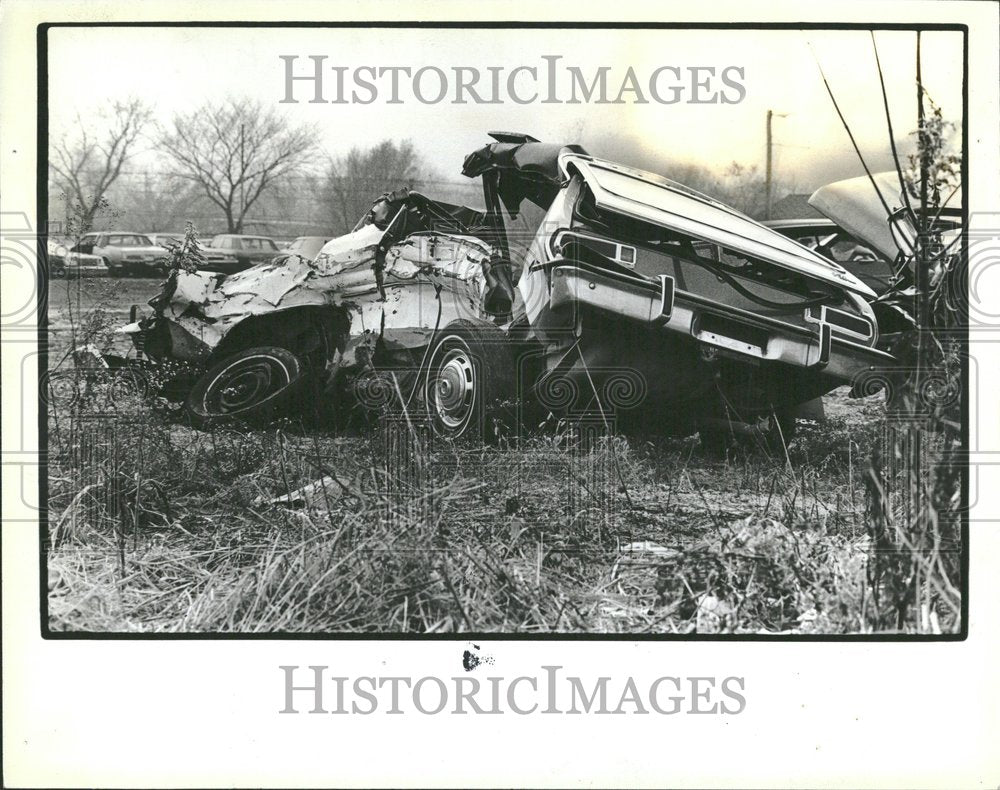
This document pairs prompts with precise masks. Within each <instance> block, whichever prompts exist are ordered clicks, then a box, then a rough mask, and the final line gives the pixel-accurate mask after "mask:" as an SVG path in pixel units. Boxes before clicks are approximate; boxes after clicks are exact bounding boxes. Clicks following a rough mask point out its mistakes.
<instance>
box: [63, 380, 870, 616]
mask: <svg viewBox="0 0 1000 790" xmlns="http://www.w3.org/2000/svg"><path fill="white" fill-rule="evenodd" d="M111 386H112V385H111V384H109V382H106V381H105V382H95V383H93V384H92V385H91V386H90V388H89V390H90V391H89V393H88V394H87V395H86V397H85V398H83V399H80V398H79V397H78V398H77V400H76V402H75V404H72V405H71V404H69V403H66V402H63V403H60V402H59V401H58V399H56V400H55V401H54V402H53V404H52V409H51V414H52V417H51V420H50V446H51V450H52V456H51V459H52V460H51V463H50V512H51V519H50V529H49V535H50V542H51V546H50V549H49V563H48V566H49V626H50V628H52V629H53V630H60V631H61V630H69V631H97V632H154V631H166V632H178V631H184V632H187V631H191V632H274V631H283V632H304V631H309V632H331V633H342V632H381V633H385V632H393V633H444V632H459V631H461V632H470V631H475V632H507V633H511V632H521V633H526V632H527V633H554V632H597V633H604V632H614V633H690V632H695V631H696V632H709V633H715V632H720V631H721V632H785V633H787V632H793V633H816V632H819V633H843V632H860V631H865V630H866V629H868V628H869V623H868V622H867V620H866V612H865V601H864V595H865V592H864V586H865V558H866V556H867V537H866V530H865V526H864V507H865V503H864V493H863V481H862V470H863V469H864V465H865V462H866V458H867V442H869V441H870V437H871V436H872V435H873V427H875V425H876V424H877V420H878V416H877V412H878V406H877V404H867V405H866V408H867V409H868V410H869V411H872V412H874V416H873V417H871V418H870V419H868V420H866V421H863V422H857V421H855V422H848V421H846V420H844V419H842V418H836V417H835V418H833V420H832V421H831V423H830V424H829V425H825V426H823V427H822V428H809V427H806V428H805V429H804V430H803V435H802V438H800V439H796V440H795V441H794V442H793V443H792V444H791V446H790V447H789V448H788V453H787V455H785V454H783V456H782V457H781V458H772V457H769V456H767V455H766V454H763V453H759V452H758V453H748V454H745V455H742V456H740V457H737V458H731V459H729V460H727V461H718V460H713V459H711V458H708V457H706V456H705V455H704V454H703V453H702V452H701V450H700V448H699V447H698V445H697V442H696V441H695V440H694V439H693V438H692V439H687V440H666V439H664V440H654V441H642V440H639V439H637V438H634V437H631V438H623V437H617V438H615V439H613V440H611V439H601V440H599V441H597V442H595V443H592V445H591V446H589V447H586V448H583V447H580V446H578V445H575V444H574V441H573V436H572V435H570V434H559V433H556V434H552V435H541V436H535V437H531V438H528V439H525V440H524V441H523V442H522V443H521V445H519V446H517V447H454V446H450V445H443V446H442V445H440V444H439V445H438V446H435V447H434V448H430V449H429V448H427V447H425V446H424V445H422V444H419V445H414V444H413V438H412V436H411V434H410V431H409V429H408V428H407V427H406V426H405V424H403V429H402V430H399V429H397V428H389V427H386V425H385V424H383V426H382V427H381V428H379V429H376V430H375V431H374V432H373V433H371V434H369V435H353V436H336V435H333V434H331V433H323V432H317V431H316V430H315V429H311V430H310V431H305V430H301V429H300V428H298V427H297V426H295V425H291V424H287V425H279V426H274V427H271V428H269V429H266V430H244V429H226V430H219V431H216V432H214V433H204V432H199V431H195V430H193V429H191V428H189V427H187V426H185V425H183V424H182V423H180V422H177V421H176V420H175V419H173V418H172V417H170V416H169V415H165V414H162V413H156V412H153V411H151V409H150V407H149V405H148V404H147V403H145V402H144V401H143V400H142V399H141V398H140V397H138V396H128V395H122V394H121V392H117V394H116V396H115V397H113V398H108V397H107V396H106V395H107V391H108V388H109V387H111ZM81 389H84V390H86V389H87V388H86V387H83V388H81V387H77V391H79V390H81ZM109 406H110V408H109ZM95 411H103V412H104V416H103V417H94V416H93V412H95ZM393 431H395V432H393ZM390 439H391V441H390ZM400 443H401V444H400ZM387 448H388V449H389V450H391V452H388V451H387ZM400 449H403V450H408V451H409V453H410V454H409V455H408V456H406V455H405V456H400V455H399V454H398V451H399V450H400ZM400 457H402V458H403V459H404V461H405V462H403V463H401V462H400V461H399V458H400ZM324 475H329V476H332V477H333V478H334V480H335V482H332V483H331V484H330V485H329V486H328V487H327V488H326V490H325V491H324V490H322V489H321V490H319V491H317V492H315V494H314V496H312V497H311V498H310V499H309V501H308V502H306V503H304V504H301V505H299V506H296V507H287V506H282V505H276V504H269V500H271V499H272V498H274V497H276V496H280V495H284V494H287V493H288V492H290V491H294V490H295V489H297V488H299V487H300V486H303V485H305V484H307V483H309V482H311V481H313V480H315V479H317V478H319V477H322V476H324ZM623 483H624V484H623Z"/></svg>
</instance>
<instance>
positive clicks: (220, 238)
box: [204, 233, 279, 274]
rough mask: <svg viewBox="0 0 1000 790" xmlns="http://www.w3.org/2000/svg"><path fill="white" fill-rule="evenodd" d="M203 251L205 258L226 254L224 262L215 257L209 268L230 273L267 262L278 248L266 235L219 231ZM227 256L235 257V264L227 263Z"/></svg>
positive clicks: (275, 253) (276, 252)
mask: <svg viewBox="0 0 1000 790" xmlns="http://www.w3.org/2000/svg"><path fill="white" fill-rule="evenodd" d="M204 252H205V253H206V255H205V258H206V260H210V257H209V256H210V255H211V256H213V257H215V256H218V255H219V254H222V255H223V256H226V258H227V261H226V263H225V264H220V263H219V261H218V259H217V258H216V259H215V260H214V262H213V266H212V267H211V270H212V271H220V272H224V273H226V274H231V273H233V272H239V271H243V269H249V268H250V267H251V266H256V265H257V264H258V263H267V262H268V261H270V260H271V259H272V258H273V257H274V256H275V255H277V254H278V252H279V250H278V245H277V244H276V243H275V241H274V239H272V238H270V237H268V236H241V235H236V234H231V233H221V234H219V235H217V236H215V237H213V238H212V241H211V243H210V244H209V246H208V247H206V248H205V250H204ZM229 258H232V259H235V261H236V263H235V265H230V264H229V263H228V259H229Z"/></svg>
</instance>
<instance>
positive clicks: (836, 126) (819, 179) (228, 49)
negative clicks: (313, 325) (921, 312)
mask: <svg viewBox="0 0 1000 790" xmlns="http://www.w3.org/2000/svg"><path fill="white" fill-rule="evenodd" d="M922 40H923V43H922V51H923V59H922V62H923V77H924V83H925V86H926V87H927V89H928V91H929V92H930V95H931V96H932V97H933V99H934V101H936V102H937V103H938V104H939V105H940V106H941V108H942V110H943V111H944V114H945V117H946V118H948V119H950V120H953V121H955V122H956V123H957V124H960V123H961V120H962V118H961V112H962V106H961V80H962V61H961V56H962V39H961V34H960V33H957V32H955V33H951V32H934V33H924V34H923V39H922ZM876 41H877V43H878V48H879V54H880V57H881V61H882V66H883V69H884V71H885V78H886V84H887V87H888V91H889V101H890V105H891V108H892V118H893V123H894V126H895V130H896V136H897V138H903V137H905V136H906V134H907V133H908V132H910V131H912V130H913V129H914V128H915V125H916V90H915V53H916V35H915V34H914V33H909V32H878V33H876ZM810 45H811V46H810ZM814 52H815V56H814V54H813V53H814ZM281 55H297V56H299V60H298V63H297V68H298V69H299V70H300V72H302V73H305V72H306V71H308V70H309V69H310V68H311V63H310V62H309V61H308V59H307V58H308V56H310V55H326V56H327V60H326V61H325V64H324V65H325V66H327V67H331V66H346V67H348V69H349V70H353V69H354V68H356V67H358V66H376V67H378V66H405V67H409V68H411V69H412V70H413V71H416V70H417V69H419V68H421V67H424V66H436V67H438V68H441V69H443V70H445V71H446V72H449V73H450V70H451V69H452V68H453V67H457V66H468V67H474V68H477V69H479V70H480V71H481V72H482V73H483V74H484V76H483V78H482V79H483V84H485V85H488V82H487V79H488V78H487V76H485V75H486V74H487V72H486V69H487V67H500V68H502V69H504V72H503V74H504V77H503V79H504V80H506V75H507V74H508V73H509V72H510V71H511V70H512V69H514V68H516V67H518V66H525V65H527V66H535V67H538V68H539V69H540V71H541V70H543V69H544V67H545V61H543V59H542V57H543V56H553V55H558V56H561V59H560V61H559V62H558V67H559V68H560V69H565V67H567V66H577V67H579V68H580V69H581V70H582V72H583V73H584V74H585V75H587V76H588V79H590V78H591V75H592V74H593V73H594V72H595V71H596V69H597V68H598V67H600V66H610V67H611V70H610V72H609V74H608V84H609V93H611V94H616V93H617V90H618V87H619V86H620V84H621V82H622V80H623V79H624V76H625V72H626V70H627V68H628V67H629V66H631V67H633V69H634V70H635V72H636V74H637V76H638V77H639V81H640V83H643V82H644V81H646V82H648V79H649V75H650V74H651V73H652V72H653V71H654V70H655V69H656V68H658V67H661V66H676V67H680V68H681V69H685V68H687V67H691V66H709V67H714V68H715V70H716V73H717V74H718V73H721V71H722V70H723V69H725V68H726V67H728V66H737V67H742V68H743V69H744V76H743V78H742V80H740V81H741V82H742V84H743V86H744V88H745V91H746V95H745V98H744V99H743V100H742V101H741V102H739V103H736V104H722V103H718V104H691V103H686V102H683V101H682V102H681V103H677V104H670V105H664V104H659V103H656V102H653V101H650V103H647V104H639V103H634V102H632V101H631V99H634V98H635V97H634V95H632V94H626V96H625V98H626V103H625V104H615V105H600V104H541V103H538V102H535V103H530V104H525V105H518V104H516V103H514V102H512V101H510V100H509V97H507V96H506V95H504V99H505V101H504V103H502V104H495V105H476V104H474V103H470V104H465V105H457V104H453V103H450V102H448V101H446V102H441V103H437V104H421V103H420V102H418V101H416V100H415V99H414V98H413V97H412V94H411V92H410V88H409V87H408V85H409V83H408V82H407V80H406V78H405V77H404V78H403V86H404V87H403V89H402V90H401V97H402V98H403V99H404V100H405V101H404V103H402V104H388V103H386V100H387V99H389V98H390V95H389V91H388V82H386V81H384V80H383V81H379V88H380V93H379V96H378V99H377V100H376V101H375V102H374V103H372V104H368V105H362V104H358V103H347V104H332V103H326V104H313V103H308V102H307V99H309V98H312V93H311V89H310V88H309V86H308V85H297V86H296V97H297V98H299V99H300V100H301V102H300V103H299V104H296V105H289V104H279V101H280V100H281V99H282V98H283V96H284V90H285V86H284V69H285V66H284V63H283V62H282V61H281V59H280V57H279V56H281ZM817 59H818V60H819V62H820V63H821V64H822V66H823V69H824V70H825V72H826V74H827V77H828V79H829V80H830V84H831V87H832V88H833V90H834V92H835V95H836V96H837V99H838V101H839V102H840V103H841V109H842V110H843V112H844V114H845V116H846V117H847V119H848V122H849V123H850V124H851V127H852V130H853V132H854V134H855V135H856V137H857V139H858V141H859V144H860V145H861V147H862V149H863V151H865V152H866V154H869V155H871V157H872V160H873V162H874V164H875V167H876V168H877V169H885V168H886V167H887V166H891V160H890V159H889V158H888V157H889V148H888V135H887V131H886V125H885V116H884V111H883V108H882V99H881V93H880V90H879V84H878V75H877V72H876V68H875V61H874V56H873V52H872V45H871V39H870V36H869V33H868V32H867V31H829V32H817V31H722V30H720V31H698V30H656V31H634V30H633V31H622V30H619V31H615V30H600V31H595V30H378V29H225V28H217V29H205V28H200V29H199V28H89V29H88V28H68V29H65V28H64V29H60V28H56V29H53V30H50V32H49V80H50V82H49V86H50V87H49V99H50V113H51V121H50V123H51V131H52V133H53V134H54V135H55V134H58V133H59V132H60V130H61V129H63V128H66V126H67V125H68V124H70V123H71V122H72V118H73V116H74V114H75V112H76V111H77V110H78V109H79V110H83V111H84V112H86V111H87V109H88V108H93V107H95V106H101V105H106V104H109V103H110V102H111V101H112V100H114V99H117V98H124V97H126V96H128V95H130V94H135V95H139V96H141V97H143V98H145V99H146V100H147V101H148V102H149V104H151V105H152V106H153V107H154V108H155V111H156V114H157V116H158V117H159V118H161V119H163V120H166V119H167V118H169V117H170V116H171V115H172V114H173V113H174V112H177V111H179V110H190V109H193V108H194V107H197V106H198V105H200V104H202V103H203V102H206V101H209V102H211V101H219V100H221V99H223V98H225V97H227V96H250V97H254V98H257V99H260V100H261V101H263V102H266V103H268V104H272V105H273V106H275V107H276V108H279V109H280V110H282V111H283V112H287V113H288V114H289V115H290V116H291V117H293V118H294V119H296V120H300V121H307V122H313V123H315V124H316V126H317V128H318V130H319V135H320V142H321V145H322V147H323V148H324V149H325V150H326V151H327V152H328V153H330V154H331V155H334V156H336V155H339V154H343V153H346V151H347V150H349V149H350V148H351V147H352V146H362V147H363V146H366V145H369V144H371V143H373V142H375V141H377V140H380V139H383V138H393V139H404V138H409V139H411V140H412V141H413V143H414V144H415V145H416V146H417V148H418V149H419V150H420V151H421V153H422V154H423V156H424V157H425V159H426V160H427V161H428V162H429V163H430V164H431V165H432V166H433V168H434V169H435V170H436V171H437V172H439V173H440V174H442V175H444V176H446V177H448V178H451V177H454V178H456V179H458V178H460V176H459V169H460V167H461V163H462V159H463V157H464V155H465V154H466V153H468V152H469V151H471V150H473V149H474V148H477V147H479V146H480V145H482V144H483V143H484V142H485V141H486V132H487V131H488V130H491V129H505V130H516V131H523V132H527V133H529V134H532V135H534V136H535V137H537V138H539V139H542V140H551V141H563V142H582V143H583V144H584V145H585V146H586V147H587V148H588V149H589V150H590V152H591V153H593V154H596V155H604V156H609V157H611V158H617V159H619V160H622V161H625V162H626V163H632V164H637V165H640V166H650V165H651V164H654V163H655V162H657V161H658V160H662V159H670V160H675V161H684V162H691V163H695V164H699V165H702V166H705V167H708V168H711V169H714V170H717V171H721V170H722V169H724V168H725V166H726V165H727V164H728V163H729V162H731V161H738V162H741V163H743V164H746V165H753V164H756V165H758V166H759V167H760V168H761V169H763V164H764V150H765V145H764V139H765V137H764V129H765V120H764V119H765V113H766V111H767V110H768V109H769V108H770V109H773V110H774V111H775V113H782V114H786V117H780V118H775V120H774V122H773V124H774V125H773V130H774V143H775V145H774V166H775V172H776V175H777V177H779V178H782V179H783V180H785V181H786V182H788V181H794V182H795V184H796V186H797V187H798V188H799V191H809V190H811V189H812V188H813V187H815V186H818V185H820V184H822V183H826V182H828V181H830V180H833V179H835V178H839V177H846V176H847V175H853V174H855V173H856V172H860V169H859V167H858V165H857V164H856V159H855V157H854V154H853V153H852V152H851V147H850V142H849V140H848V138H847V136H846V134H845V132H844V130H843V128H842V126H841V124H840V121H839V120H838V118H837V116H836V114H835V112H834V109H833V107H832V105H831V102H830V100H829V97H828V96H827V94H826V90H825V89H824V87H823V84H822V81H821V79H820V75H819V69H818V67H817V63H816V60H817ZM731 74H732V73H731ZM521 76H522V77H525V78H527V75H523V74H522V75H521ZM682 76H684V77H685V79H686V77H687V74H686V72H682ZM667 77H671V74H670V73H669V72H668V73H667V75H666V77H665V78H664V79H666V78H667ZM561 79H563V77H561ZM539 83H540V85H539V87H541V88H544V77H543V76H540V77H539ZM348 84H349V85H350V76H348ZM662 84H664V85H665V84H666V82H664V83H662ZM427 85H429V86H430V87H431V89H432V90H431V91H430V92H431V93H433V92H434V91H433V88H434V87H435V85H436V82H435V81H434V80H430V81H428V82H427ZM518 85H519V89H521V90H522V94H523V95H527V94H530V93H531V86H530V85H528V84H527V82H519V83H518ZM566 86H568V78H566V81H565V84H563V83H560V90H561V92H562V93H563V94H566V95H568V88H567V87H566ZM325 87H326V93H327V94H328V97H327V98H332V97H333V95H334V94H335V81H334V75H333V72H332V70H331V71H330V72H329V76H328V77H327V78H326V82H325ZM713 88H714V89H716V90H718V89H724V88H725V86H724V85H722V84H721V83H720V82H718V80H717V79H716V80H715V81H714V84H713ZM453 93H454V87H452V88H451V94H450V95H449V99H450V98H452V94H453ZM728 95H729V96H730V97H732V96H734V92H733V91H732V90H729V91H728ZM647 98H649V97H648V96H647ZM682 98H683V99H688V98H690V89H688V90H687V91H686V93H685V95H684V96H683V97H682ZM666 175H670V174H669V173H666Z"/></svg>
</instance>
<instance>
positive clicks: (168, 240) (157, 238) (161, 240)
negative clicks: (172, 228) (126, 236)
mask: <svg viewBox="0 0 1000 790" xmlns="http://www.w3.org/2000/svg"><path fill="white" fill-rule="evenodd" d="M146 235H147V236H148V237H149V240H150V241H151V242H153V244H156V245H158V246H160V247H163V249H165V250H166V249H169V247H167V245H168V244H181V243H183V241H184V234H183V233H147V234H146Z"/></svg>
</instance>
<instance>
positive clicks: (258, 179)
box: [160, 98, 316, 233]
mask: <svg viewBox="0 0 1000 790" xmlns="http://www.w3.org/2000/svg"><path fill="white" fill-rule="evenodd" d="M315 140H316V133H315V130H314V129H313V127H311V126H308V125H302V126H293V125H292V124H291V123H290V122H289V120H288V119H287V118H286V117H284V116H282V115H280V114H279V113H278V112H276V111H275V110H273V109H265V107H264V106H263V105H262V104H261V103H260V102H259V101H254V100H251V99H238V98H232V99H229V100H228V101H227V102H225V103H224V104H222V105H219V106H216V105H214V104H211V103H206V104H204V105H202V106H201V107H199V108H198V109H196V110H194V111H193V112H191V113H188V114H178V115H176V116H174V118H173V121H172V123H171V125H170V127H169V128H168V129H166V130H165V131H164V132H163V134H162V135H161V136H160V144H161V146H162V148H163V151H164V152H165V153H166V154H168V155H169V156H170V157H171V159H173V160H174V162H176V164H177V165H178V167H179V169H180V172H181V175H182V176H183V177H184V178H187V179H189V180H191V181H193V182H194V183H196V184H198V185H199V186H200V188H201V190H202V191H203V192H204V193H205V195H206V197H208V199H209V200H210V201H212V203H214V204H215V205H216V206H218V207H219V208H220V209H221V210H222V212H223V214H224V215H225V218H226V224H227V226H228V232H229V233H241V232H242V231H243V222H244V220H245V218H246V216H247V212H248V211H249V210H250V208H251V207H252V206H253V205H254V203H256V202H257V200H258V199H259V198H260V197H261V195H263V194H265V193H266V192H267V191H268V190H269V189H270V188H271V187H273V186H274V185H275V184H276V183H278V182H280V181H281V180H282V179H284V178H286V177H287V176H289V175H291V174H292V173H294V172H296V171H297V170H299V169H300V168H301V167H302V166H303V165H305V164H307V163H308V162H309V161H310V160H311V158H312V156H313V154H314V152H315V150H316V142H315Z"/></svg>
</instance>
